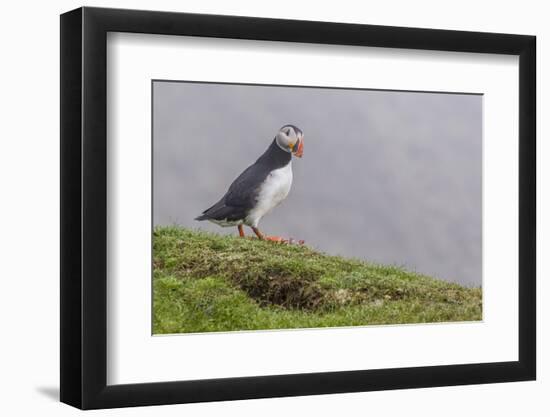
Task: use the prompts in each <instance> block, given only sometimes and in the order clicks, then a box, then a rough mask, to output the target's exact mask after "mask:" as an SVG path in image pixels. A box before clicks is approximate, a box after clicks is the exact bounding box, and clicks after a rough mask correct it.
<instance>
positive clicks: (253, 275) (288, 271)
mask: <svg viewBox="0 0 550 417" xmlns="http://www.w3.org/2000/svg"><path fill="white" fill-rule="evenodd" d="M153 266H154V272H153V290H154V291H153V292H154V296H153V298H154V300H153V314H154V317H153V332H154V333H155V334H161V333H188V332H214V331H232V330H257V329H283V328H284V329H287V328H305V327H337V326H356V325H363V326H364V325H373V324H400V323H429V322H446V321H474V320H481V288H465V287H461V286H459V285H457V284H450V283H447V282H445V281H440V280H436V279H433V278H429V277H426V276H422V275H419V274H416V273H413V272H408V271H406V270H404V269H402V268H398V267H394V266H383V265H376V264H371V263H366V262H362V261H359V260H355V259H345V258H341V257H337V256H329V255H326V254H323V253H319V252H316V251H314V250H312V249H310V248H308V247H307V246H297V245H281V244H277V243H272V242H263V241H259V240H257V239H252V238H246V239H241V238H239V237H236V236H220V235H216V234H210V233H205V232H199V231H192V230H188V229H182V228H178V227H162V228H156V229H155V231H154V238H153Z"/></svg>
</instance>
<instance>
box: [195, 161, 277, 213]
mask: <svg viewBox="0 0 550 417" xmlns="http://www.w3.org/2000/svg"><path fill="white" fill-rule="evenodd" d="M268 174H269V169H268V168H267V167H265V166H264V165H263V164H257V163H256V164H253V165H251V166H249V167H248V168H247V169H245V170H244V171H243V172H242V174H241V175H239V176H238V177H237V179H235V181H233V182H232V183H231V185H230V186H229V189H228V190H227V193H225V195H224V196H223V197H222V198H221V199H220V201H218V202H217V203H216V204H214V205H213V206H212V207H209V208H208V209H206V210H205V211H203V212H202V215H200V216H199V217H197V218H196V219H195V220H207V219H214V220H224V219H227V220H229V221H234V220H241V219H244V218H245V217H246V216H247V215H248V212H249V211H250V210H251V209H252V208H253V207H254V206H255V205H256V201H257V198H258V192H259V188H260V185H261V184H262V183H263V182H264V180H265V178H266V177H267V175H268Z"/></svg>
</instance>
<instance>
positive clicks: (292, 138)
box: [275, 125, 304, 158]
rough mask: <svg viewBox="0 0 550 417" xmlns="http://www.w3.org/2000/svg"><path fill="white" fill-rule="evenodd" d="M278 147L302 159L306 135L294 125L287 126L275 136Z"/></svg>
mask: <svg viewBox="0 0 550 417" xmlns="http://www.w3.org/2000/svg"><path fill="white" fill-rule="evenodd" d="M275 139H276V141H277V145H279V147H280V148H281V149H283V150H285V151H287V152H290V153H293V154H294V155H295V156H297V157H299V158H301V157H302V154H303V149H304V133H303V132H302V131H301V130H300V129H299V128H297V127H296V126H293V125H285V126H283V127H281V129H279V132H277V136H275Z"/></svg>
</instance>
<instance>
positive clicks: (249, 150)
mask: <svg viewBox="0 0 550 417" xmlns="http://www.w3.org/2000/svg"><path fill="white" fill-rule="evenodd" d="M153 88H154V90H153V163H154V165H153V184H154V185H153V186H154V194H153V212H154V215H153V217H154V219H153V220H154V224H155V225H159V224H162V225H167V224H174V223H176V224H179V225H182V226H185V227H191V228H201V229H205V230H210V231H215V232H217V233H232V234H236V233H237V230H236V228H221V227H219V226H216V225H214V224H211V223H208V222H200V223H199V222H196V221H194V220H193V218H194V217H195V216H197V215H198V214H200V213H201V211H202V210H204V209H206V208H207V207H209V206H210V205H212V204H213V203H215V202H216V201H217V200H218V199H219V198H220V197H221V196H222V195H223V194H224V193H225V191H226V189H227V187H228V186H229V185H230V184H231V182H232V181H233V179H235V178H236V177H237V175H239V174H240V173H241V172H242V171H243V170H244V169H245V168H246V167H247V166H248V165H250V164H252V163H253V162H254V161H255V160H256V159H257V158H258V156H259V155H260V154H261V153H262V152H264V150H265V149H266V148H267V146H268V145H269V144H270V143H271V141H272V140H273V137H274V136H275V133H276V132H277V130H278V129H279V127H281V126H283V125H284V124H287V123H292V124H295V125H297V126H298V127H299V128H301V129H302V130H303V132H304V135H305V140H304V157H303V158H302V159H294V161H293V171H294V182H293V186H292V190H291V191H290V194H289V196H288V197H287V199H286V200H285V201H284V202H283V203H282V204H281V205H280V206H279V207H277V208H275V209H274V210H273V211H272V212H271V213H270V214H268V215H267V216H266V217H264V219H263V220H262V222H261V223H260V229H261V230H262V231H264V232H265V233H267V234H272V235H280V236H284V237H289V236H291V237H294V238H297V239H305V241H306V243H307V244H308V245H310V246H312V247H314V248H317V249H319V250H322V251H324V252H327V253H330V254H337V255H344V256H349V257H357V258H361V259H365V260H368V261H372V262H377V263H383V264H393V265H400V266H404V267H406V268H408V269H410V270H415V271H418V272H421V273H425V274H428V275H432V276H435V277H438V278H441V279H445V280H448V281H454V282H459V283H462V284H465V285H481V255H482V254H481V157H482V155H481V149H482V97H481V96H479V95H463V94H435V93H416V92H394V91H372V90H345V89H320V88H292V87H269V86H248V85H230V84H205V83H186V82H164V81H162V82H154V87H153ZM249 230H250V229H247V232H249Z"/></svg>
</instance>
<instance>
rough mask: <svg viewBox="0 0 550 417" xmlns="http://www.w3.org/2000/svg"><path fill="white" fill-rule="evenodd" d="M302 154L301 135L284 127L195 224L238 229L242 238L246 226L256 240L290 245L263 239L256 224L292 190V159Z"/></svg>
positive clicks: (273, 237)
mask: <svg viewBox="0 0 550 417" xmlns="http://www.w3.org/2000/svg"><path fill="white" fill-rule="evenodd" d="M303 154H304V133H303V132H302V131H301V130H300V129H299V128H298V127H296V126H294V125H292V124H287V125H284V126H283V127H281V128H280V129H279V131H278V132H277V134H276V135H275V138H274V139H273V141H272V142H271V144H270V145H269V147H268V148H267V150H266V151H265V152H264V153H263V154H262V155H261V156H260V157H259V158H258V159H257V160H256V162H254V163H253V164H252V165H250V166H249V167H248V168H246V169H245V170H244V171H243V172H242V173H241V174H240V175H239V176H238V177H237V178H236V179H235V180H234V181H233V182H232V183H231V185H230V186H229V188H228V190H227V192H226V193H225V194H224V195H223V197H222V198H220V200H219V201H218V202H217V203H216V204H214V205H213V206H211V207H209V208H207V209H206V210H204V211H203V212H202V214H201V215H200V216H198V217H196V218H195V220H198V221H203V220H208V221H210V222H212V223H215V224H217V225H219V226H222V227H230V226H233V227H234V226H237V229H238V231H239V236H240V237H245V233H244V228H243V225H246V226H248V227H250V228H251V229H252V230H253V232H254V233H255V234H256V236H257V237H258V239H261V240H268V241H274V242H278V243H290V242H289V241H288V240H286V239H283V238H281V237H278V236H267V235H265V234H264V233H262V232H261V231H260V229H258V224H259V223H260V220H261V219H262V218H263V217H264V216H265V215H266V214H267V213H269V212H270V211H271V210H272V209H274V208H275V207H277V206H278V205H279V204H281V202H282V201H283V200H284V199H285V198H286V197H287V195H288V193H289V191H290V188H291V186H292V156H295V157H298V158H301V157H302V156H303ZM300 243H302V241H300Z"/></svg>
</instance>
